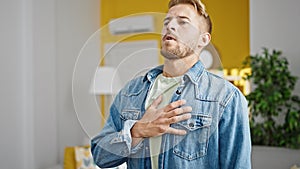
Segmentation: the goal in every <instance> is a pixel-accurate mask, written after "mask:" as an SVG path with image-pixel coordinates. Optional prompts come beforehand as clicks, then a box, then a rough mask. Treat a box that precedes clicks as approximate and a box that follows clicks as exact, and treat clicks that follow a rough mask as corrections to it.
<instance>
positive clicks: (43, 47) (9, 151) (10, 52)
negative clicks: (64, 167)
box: [0, 0, 58, 169]
mask: <svg viewBox="0 0 300 169" xmlns="http://www.w3.org/2000/svg"><path fill="white" fill-rule="evenodd" d="M0 11H1V31H0V32H1V33H0V34H1V38H0V39H1V71H0V72H1V78H2V80H1V116H3V117H1V122H0V123H1V136H2V137H1V140H2V141H1V152H2V153H1V157H0V160H1V168H8V169H9V168H21V169H22V168H24V169H27V168H44V167H47V166H50V165H53V164H55V163H56V162H57V154H58V151H57V150H58V149H57V127H56V126H57V124H56V113H57V112H56V100H55V98H56V73H55V72H56V71H55V60H56V59H55V56H56V55H55V54H56V52H55V35H56V34H55V1H54V0H52V1H51V0H49V1H43V2H41V1H38V0H10V1H8V0H7V1H1V10H0Z"/></svg>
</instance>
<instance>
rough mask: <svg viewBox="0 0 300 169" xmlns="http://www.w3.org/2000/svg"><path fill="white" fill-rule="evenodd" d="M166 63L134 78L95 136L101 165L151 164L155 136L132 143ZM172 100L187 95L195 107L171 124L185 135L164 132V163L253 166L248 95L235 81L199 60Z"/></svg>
mask: <svg viewBox="0 0 300 169" xmlns="http://www.w3.org/2000/svg"><path fill="white" fill-rule="evenodd" d="M162 69H163V66H159V67H156V68H154V69H152V70H150V71H149V72H148V73H147V74H146V75H145V76H141V77H138V78H135V79H133V80H131V81H130V82H129V83H128V84H127V85H126V86H125V87H124V88H123V89H122V90H121V91H120V92H119V93H118V95H117V96H116V97H115V100H114V102H113V104H112V106H111V108H110V115H109V117H108V120H107V123H106V124H105V126H104V128H103V129H102V131H101V132H100V133H99V134H98V135H96V136H95V137H93V138H92V140H91V152H92V155H93V158H94V161H95V163H96V164H97V165H98V166H99V167H101V168H102V167H103V168H107V167H115V166H118V165H120V164H122V163H124V162H126V163H127V167H128V169H148V168H149V169H150V168H151V161H150V157H149V156H150V149H149V139H147V138H145V139H143V140H142V141H141V142H140V143H138V144H137V145H136V146H134V147H132V146H131V142H132V137H131V133H130V129H131V128H132V126H133V125H134V124H135V122H136V121H137V120H139V119H141V118H142V116H143V115H144V113H145V106H144V104H145V100H146V96H147V93H148V90H149V89H150V86H151V85H152V84H153V82H154V80H155V78H156V77H157V76H158V75H159V74H160V73H162ZM178 91H179V92H175V93H174V95H173V97H172V101H171V102H173V101H176V100H179V99H185V100H186V101H187V102H186V105H184V106H191V107H192V109H193V110H192V112H191V114H192V117H191V119H189V120H185V121H181V122H178V123H175V124H172V125H171V127H173V128H177V129H183V130H186V131H187V134H186V135H184V136H180V135H173V134H164V135H163V136H162V144H161V153H160V155H159V168H161V169H163V168H166V169H176V168H178V169H186V168H188V169H202V168H203V169H250V168H251V140H250V129H249V121H248V108H247V101H246V99H245V97H244V96H243V94H242V93H241V92H240V91H239V90H238V89H237V88H236V87H235V86H233V85H232V84H231V83H230V82H228V81H226V80H224V79H223V78H220V77H218V76H216V75H214V74H211V73H210V72H208V71H206V70H205V69H204V67H203V65H202V63H201V62H197V63H196V64H195V65H194V66H193V67H192V68H190V69H189V70H188V72H187V73H185V75H184V76H183V77H182V83H181V85H180V86H179V87H178Z"/></svg>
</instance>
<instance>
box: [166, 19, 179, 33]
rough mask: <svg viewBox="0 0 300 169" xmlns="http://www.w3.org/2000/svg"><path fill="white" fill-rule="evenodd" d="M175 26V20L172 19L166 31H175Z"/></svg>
mask: <svg viewBox="0 0 300 169" xmlns="http://www.w3.org/2000/svg"><path fill="white" fill-rule="evenodd" d="M177 26H178V24H177V22H176V20H175V19H172V20H170V22H169V24H168V25H167V29H168V30H169V31H175V30H176V29H177Z"/></svg>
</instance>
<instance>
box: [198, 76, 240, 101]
mask: <svg viewBox="0 0 300 169" xmlns="http://www.w3.org/2000/svg"><path fill="white" fill-rule="evenodd" d="M198 89H199V91H200V95H199V96H200V97H202V98H209V99H210V100H212V101H219V102H221V103H225V102H227V101H228V99H230V97H232V95H233V94H234V93H236V92H239V89H238V88H237V87H236V86H234V85H233V84H232V83H230V82H229V81H228V80H226V79H224V78H223V77H220V76H218V75H215V74H213V73H211V72H209V71H205V73H204V74H203V75H202V77H201V79H200V80H199V84H198Z"/></svg>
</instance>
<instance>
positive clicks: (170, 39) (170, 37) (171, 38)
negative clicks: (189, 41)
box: [163, 34, 176, 41]
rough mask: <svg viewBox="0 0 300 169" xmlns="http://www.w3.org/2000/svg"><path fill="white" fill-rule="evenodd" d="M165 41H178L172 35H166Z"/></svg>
mask: <svg viewBox="0 0 300 169" xmlns="http://www.w3.org/2000/svg"><path fill="white" fill-rule="evenodd" d="M163 40H164V41H176V37H175V36H173V35H170V34H166V35H165V36H164V38H163Z"/></svg>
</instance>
